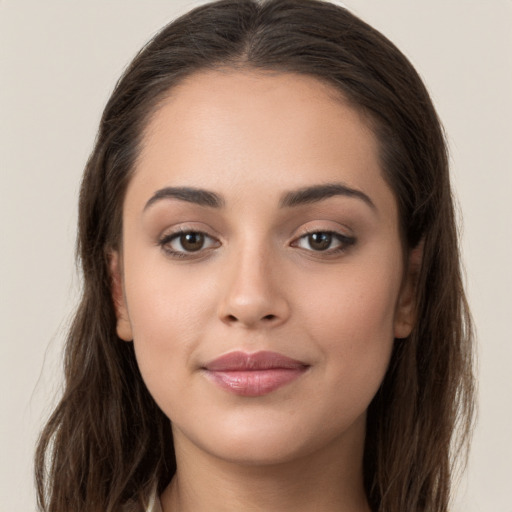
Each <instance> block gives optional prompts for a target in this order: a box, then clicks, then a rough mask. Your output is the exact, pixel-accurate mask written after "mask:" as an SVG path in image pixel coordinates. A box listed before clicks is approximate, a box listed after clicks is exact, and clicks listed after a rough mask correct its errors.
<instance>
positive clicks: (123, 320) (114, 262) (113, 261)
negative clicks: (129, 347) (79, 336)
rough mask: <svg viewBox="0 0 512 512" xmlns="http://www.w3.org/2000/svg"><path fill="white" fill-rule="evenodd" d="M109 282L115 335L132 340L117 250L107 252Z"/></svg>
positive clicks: (125, 339)
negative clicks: (114, 319)
mask: <svg viewBox="0 0 512 512" xmlns="http://www.w3.org/2000/svg"><path fill="white" fill-rule="evenodd" d="M109 267H110V282H111V285H110V286H111V293H112V301H113V303H114V309H115V312H116V321H117V323H116V331H117V335H118V336H119V337H120V338H121V339H122V340H124V341H133V334H132V325H131V323H130V318H129V316H128V308H127V307H126V298H125V294H124V289H123V276H122V265H121V256H120V255H119V252H117V251H112V252H111V253H110V254H109Z"/></svg>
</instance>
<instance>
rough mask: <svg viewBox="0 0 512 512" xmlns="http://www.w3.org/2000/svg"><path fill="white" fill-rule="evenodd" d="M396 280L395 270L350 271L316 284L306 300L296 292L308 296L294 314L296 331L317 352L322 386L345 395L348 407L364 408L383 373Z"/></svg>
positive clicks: (390, 336) (390, 341)
mask: <svg viewBox="0 0 512 512" xmlns="http://www.w3.org/2000/svg"><path fill="white" fill-rule="evenodd" d="M399 275H400V266H399V265H397V266H395V265H393V266H392V267H391V268H389V267H386V266H381V268H375V267H374V268H372V267H371V266H364V268H361V269H360V270H358V269H357V268H351V269H350V272H344V271H343V272H342V271H340V273H339V275H337V276H332V275H331V276H330V278H329V279H325V281H324V282H317V285H316V286H315V287H313V288H312V289H310V290H309V291H308V292H307V295H306V290H302V291H299V290H298V291H297V292H296V296H301V295H302V296H307V297H308V300H307V303H304V305H303V307H302V311H301V314H300V317H301V318H302V319H303V324H302V328H303V329H304V330H306V331H307V332H308V334H309V336H310V338H311V339H313V340H314V342H315V345H316V346H317V347H318V348H319V351H320V353H321V355H322V358H323V363H324V364H325V370H326V371H325V379H326V381H327V382H328V384H327V385H328V386H330V387H331V388H337V389H340V390H343V389H345V390H350V393H351V396H352V401H353V404H354V407H361V408H362V409H365V408H366V405H367V404H368V403H369V402H370V401H371V399H372V398H373V396H374V394H375V393H376V392H377V389H378V388H379V386H380V383H381V382H382V379H383V378H384V375H385V373H386V370H387V367H388V364H389V359H390V355H391V351H392V348H393V343H394V329H393V326H394V317H395V307H396V301H397V297H398V292H399V287H400V282H399V279H397V277H396V276H399ZM341 399H342V398H341V397H340V400H341ZM360 412H362V410H361V411H360Z"/></svg>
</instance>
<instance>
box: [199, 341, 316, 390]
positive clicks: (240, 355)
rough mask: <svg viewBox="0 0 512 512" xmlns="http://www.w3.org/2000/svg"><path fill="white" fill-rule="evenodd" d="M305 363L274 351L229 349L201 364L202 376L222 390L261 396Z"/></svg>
mask: <svg viewBox="0 0 512 512" xmlns="http://www.w3.org/2000/svg"><path fill="white" fill-rule="evenodd" d="M308 368H309V365H307V364H305V363H303V362H301V361H297V360H295V359H291V358H289V357H286V356H283V355H282V354H278V353H277V352H268V351H262V352H256V353H253V354H248V353H246V352H240V351H236V352H230V353H229V354H226V355H224V356H221V357H219V358H217V359H214V360H213V361H210V362H209V363H207V364H206V365H205V366H204V368H203V369H204V370H205V371H206V375H207V376H208V377H209V378H210V379H211V380H212V381H213V382H214V383H215V384H218V385H219V386H220V387H221V388H223V389H225V390H226V391H230V392H232V393H235V394H236V395H241V396H263V395H266V394H268V393H271V392H272V391H275V390H276V389H278V388H280V387H282V386H284V385H286V384H288V383H290V382H292V381H293V380H295V379H297V378H298V377H300V376H301V375H302V374H303V373H304V372H305V371H306V370H307V369H308Z"/></svg>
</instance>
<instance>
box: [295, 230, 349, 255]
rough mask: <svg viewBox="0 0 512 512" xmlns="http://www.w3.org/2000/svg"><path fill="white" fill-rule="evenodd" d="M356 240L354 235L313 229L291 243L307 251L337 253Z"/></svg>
mask: <svg viewBox="0 0 512 512" xmlns="http://www.w3.org/2000/svg"><path fill="white" fill-rule="evenodd" d="M355 242H356V239H355V238H354V237H350V236H346V235H342V234H341V233H336V232H334V231H314V232H311V233H307V234H306V235H303V236H301V237H300V238H298V239H297V240H296V241H295V242H294V243H293V244H292V245H293V246H294V247H299V248H300V249H306V250H308V251H315V252H325V253H329V254H332V253H338V252H341V251H343V250H345V249H346V248H347V247H349V246H351V245H353V244H354V243H355Z"/></svg>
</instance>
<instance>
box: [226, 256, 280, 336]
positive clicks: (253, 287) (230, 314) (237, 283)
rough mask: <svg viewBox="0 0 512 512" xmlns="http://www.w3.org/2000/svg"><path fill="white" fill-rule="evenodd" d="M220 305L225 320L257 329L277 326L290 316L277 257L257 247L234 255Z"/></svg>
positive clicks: (227, 322)
mask: <svg viewBox="0 0 512 512" xmlns="http://www.w3.org/2000/svg"><path fill="white" fill-rule="evenodd" d="M225 277H226V279H225V280H224V282H223V285H222V286H223V297H222V300H221V301H220V305H219V318H220V319H221V321H222V322H224V323H226V324H228V325H233V326H240V327H245V328H248V329H257V328H264V327H277V326H279V325H282V324H283V323H285V322H286V321H287V320H288V318H289V316H290V305H289V303H288V300H287V298H286V293H285V286H284V284H285V283H284V282H283V280H282V273H280V270H279V265H277V263H276V261H275V258H272V257H271V255H270V254H268V253H265V251H262V250H258V249H256V248H253V249H252V250H251V249H247V250H246V249H240V250H239V251H237V253H236V254H233V258H232V261H230V262H229V270H228V271H227V272H226V274H225Z"/></svg>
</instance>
